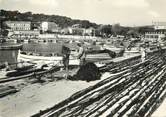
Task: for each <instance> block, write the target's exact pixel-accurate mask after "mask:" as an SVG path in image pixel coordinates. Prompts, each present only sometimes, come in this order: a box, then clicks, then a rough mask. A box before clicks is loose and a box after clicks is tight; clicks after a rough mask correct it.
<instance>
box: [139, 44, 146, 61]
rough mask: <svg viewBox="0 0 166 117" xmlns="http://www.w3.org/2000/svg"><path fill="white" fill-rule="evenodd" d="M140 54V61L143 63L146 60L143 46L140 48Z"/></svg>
mask: <svg viewBox="0 0 166 117" xmlns="http://www.w3.org/2000/svg"><path fill="white" fill-rule="evenodd" d="M140 53H141V61H142V62H144V61H145V59H146V51H145V48H144V46H141V50H140Z"/></svg>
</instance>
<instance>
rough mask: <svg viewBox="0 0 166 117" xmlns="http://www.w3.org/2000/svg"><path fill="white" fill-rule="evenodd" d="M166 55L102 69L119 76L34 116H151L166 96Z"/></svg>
mask: <svg viewBox="0 0 166 117" xmlns="http://www.w3.org/2000/svg"><path fill="white" fill-rule="evenodd" d="M165 54H166V51H165V50H163V51H162V52H153V53H149V54H148V55H147V58H146V61H145V62H138V61H140V60H139V59H140V58H139V57H138V58H136V59H133V60H132V61H131V60H126V61H122V62H120V63H116V64H115V65H114V67H112V63H111V65H110V66H109V64H108V65H107V66H105V68H104V67H103V68H101V69H102V70H107V71H110V72H113V71H114V73H116V74H114V75H113V76H111V77H108V78H107V79H105V80H103V81H101V82H99V83H97V84H96V85H94V86H91V87H89V88H87V89H84V90H82V91H79V92H77V93H75V94H73V95H72V96H71V97H69V98H68V99H66V100H64V101H62V102H60V103H58V104H56V105H55V106H53V107H51V108H48V109H46V110H43V111H40V112H39V113H37V114H35V115H33V117H39V116H40V117H99V116H101V117H122V116H123V117H149V116H150V115H151V114H152V113H153V112H154V111H155V110H156V109H157V107H158V106H159V105H160V104H161V102H162V101H163V99H164V98H165V97H166V90H165V88H166V64H165ZM113 69H115V70H113Z"/></svg>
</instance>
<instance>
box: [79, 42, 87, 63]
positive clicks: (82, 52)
mask: <svg viewBox="0 0 166 117" xmlns="http://www.w3.org/2000/svg"><path fill="white" fill-rule="evenodd" d="M77 45H78V47H79V51H78V59H80V66H82V65H84V64H85V62H86V60H85V58H86V54H85V49H84V47H83V46H82V45H81V44H80V43H78V44H77Z"/></svg>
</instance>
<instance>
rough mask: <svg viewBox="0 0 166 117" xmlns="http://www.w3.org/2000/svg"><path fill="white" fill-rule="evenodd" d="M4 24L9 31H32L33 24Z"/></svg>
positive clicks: (17, 22) (21, 22) (11, 22)
mask: <svg viewBox="0 0 166 117" xmlns="http://www.w3.org/2000/svg"><path fill="white" fill-rule="evenodd" d="M4 24H5V25H6V27H7V28H8V29H9V31H24V30H31V22H29V21H5V22H4Z"/></svg>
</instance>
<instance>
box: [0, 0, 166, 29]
mask: <svg viewBox="0 0 166 117" xmlns="http://www.w3.org/2000/svg"><path fill="white" fill-rule="evenodd" d="M165 5H166V0H0V9H5V10H18V11H20V12H27V11H31V12H33V13H44V14H49V15H52V14H54V15H62V16H67V17H71V18H73V19H81V20H89V21H91V22H95V23H98V24H115V23H120V24H121V25H124V26H141V25H150V24H152V21H166V13H165V12H166V7H165Z"/></svg>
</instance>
